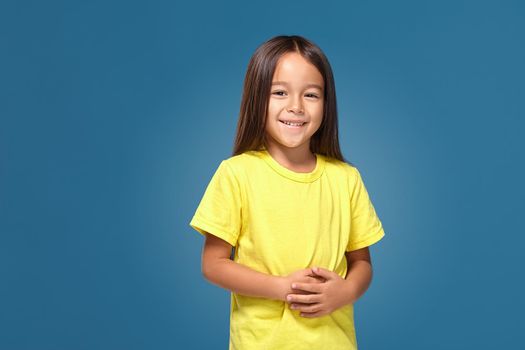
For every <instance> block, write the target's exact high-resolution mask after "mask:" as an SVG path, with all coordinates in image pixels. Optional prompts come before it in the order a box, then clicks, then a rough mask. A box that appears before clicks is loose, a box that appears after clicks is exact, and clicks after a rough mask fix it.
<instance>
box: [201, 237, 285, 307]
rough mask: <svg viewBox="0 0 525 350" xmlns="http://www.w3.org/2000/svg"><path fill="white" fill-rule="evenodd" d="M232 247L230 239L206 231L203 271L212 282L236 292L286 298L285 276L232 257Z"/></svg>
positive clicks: (269, 297) (271, 297)
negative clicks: (257, 268) (266, 272)
mask: <svg viewBox="0 0 525 350" xmlns="http://www.w3.org/2000/svg"><path fill="white" fill-rule="evenodd" d="M231 251H232V246H231V245H230V244H229V243H227V242H226V241H224V240H222V239H220V238H218V237H217V236H214V235H212V234H209V233H207V234H206V241H205V243H204V248H203V252H202V273H203V275H204V277H205V278H206V279H207V280H208V281H210V282H211V283H213V284H215V285H217V286H219V287H222V288H225V289H228V290H230V291H232V292H234V293H238V294H242V295H246V296H252V297H262V298H267V299H274V300H284V297H285V294H286V292H285V291H284V290H283V288H285V287H284V281H283V279H282V278H281V277H278V276H272V275H268V274H265V273H262V272H258V271H255V270H253V269H251V268H249V267H247V266H244V265H241V264H239V263H236V262H235V261H232V260H230V254H231Z"/></svg>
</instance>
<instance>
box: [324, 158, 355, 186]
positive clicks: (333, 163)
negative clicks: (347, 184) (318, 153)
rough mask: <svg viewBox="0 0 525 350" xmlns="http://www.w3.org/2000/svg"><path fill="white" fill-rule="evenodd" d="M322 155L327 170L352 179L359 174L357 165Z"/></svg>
mask: <svg viewBox="0 0 525 350" xmlns="http://www.w3.org/2000/svg"><path fill="white" fill-rule="evenodd" d="M322 157H323V159H324V161H325V170H326V171H327V172H328V173H329V174H331V175H332V174H333V175H338V176H341V177H344V178H345V179H347V180H352V179H355V178H356V177H357V176H358V174H359V171H358V170H357V167H355V166H354V165H352V164H350V163H347V162H345V161H342V160H339V159H336V158H331V157H328V156H325V155H323V156H322Z"/></svg>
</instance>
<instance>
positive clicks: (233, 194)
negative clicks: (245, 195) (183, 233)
mask: <svg viewBox="0 0 525 350" xmlns="http://www.w3.org/2000/svg"><path fill="white" fill-rule="evenodd" d="M241 223H242V220H241V193H240V186H239V183H238V181H237V178H236V177H235V176H234V174H233V172H232V169H231V168H230V166H229V165H228V164H227V163H226V162H225V161H224V160H223V161H222V162H221V163H220V165H219V167H218V168H217V170H216V171H215V174H213V176H212V178H211V180H210V182H209V183H208V186H207V187H206V190H205V192H204V195H203V197H202V199H201V201H200V203H199V206H198V207H197V210H196V211H195V214H194V216H193V218H192V219H191V221H190V224H189V225H190V226H191V227H193V228H194V229H195V230H197V232H199V233H200V234H202V235H206V232H207V233H211V234H213V235H215V236H217V237H219V238H221V239H223V240H225V241H226V242H228V243H229V244H231V245H232V246H234V247H235V246H236V243H237V238H238V237H239V233H240V231H241Z"/></svg>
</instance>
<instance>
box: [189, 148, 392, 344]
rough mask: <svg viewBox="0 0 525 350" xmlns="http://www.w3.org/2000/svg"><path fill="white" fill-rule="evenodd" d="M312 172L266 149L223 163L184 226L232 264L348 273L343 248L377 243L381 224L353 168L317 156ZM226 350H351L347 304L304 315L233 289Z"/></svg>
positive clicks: (283, 271)
mask: <svg viewBox="0 0 525 350" xmlns="http://www.w3.org/2000/svg"><path fill="white" fill-rule="evenodd" d="M316 158H317V161H316V167H315V169H314V170H313V171H312V172H309V173H299V172H295V171H292V170H290V169H288V168H286V167H284V166H282V165H281V164H279V163H278V162H277V161H276V160H275V159H273V157H272V156H271V155H270V154H269V153H268V151H267V150H266V149H263V150H259V151H247V152H244V153H243V154H240V155H236V156H233V157H230V158H228V159H226V160H223V161H222V162H221V163H220V165H219V167H218V168H217V170H216V172H215V174H214V175H213V177H212V178H211V181H210V182H209V184H208V186H207V188H206V191H205V193H204V195H203V197H202V199H201V201H200V204H199V206H198V208H197V210H196V212H195V215H194V216H193V218H192V220H191V222H190V226H191V227H193V228H194V229H195V230H197V231H198V232H199V233H201V234H203V235H204V234H205V232H209V233H211V234H213V235H215V236H217V237H219V238H222V239H223V240H225V241H226V242H228V243H230V244H231V245H232V246H234V247H235V248H236V249H235V256H234V261H236V262H237V263H239V264H242V265H245V266H248V267H250V268H252V269H254V270H257V271H260V272H264V273H267V274H271V275H274V276H286V275H288V274H290V273H292V272H294V271H296V270H299V269H304V268H308V267H313V266H319V267H324V268H325V269H328V270H331V271H334V272H336V273H337V274H339V275H340V276H341V277H343V278H344V277H345V276H346V271H347V261H346V257H345V251H352V250H356V249H359V248H363V247H367V246H369V245H371V244H374V243H376V242H377V241H379V240H380V239H381V238H383V236H384V231H383V227H382V224H381V221H380V220H379V218H378V216H377V215H376V212H375V210H374V207H373V205H372V203H371V201H370V199H369V195H368V193H367V190H366V188H365V185H364V183H363V180H362V179H361V175H360V173H359V171H358V170H357V168H355V167H353V166H351V165H350V164H348V163H346V162H342V161H339V160H337V159H333V158H330V157H327V156H324V155H321V154H316ZM230 311H231V313H230V346H229V348H230V350H231V349H237V350H257V349H268V350H274V349H278V350H281V349H293V350H300V349H330V350H337V349H357V340H356V335H355V329H354V317H353V316H354V315H353V312H354V309H353V305H352V304H349V305H346V306H344V307H342V308H340V309H338V310H336V311H334V312H332V313H331V314H330V315H325V316H322V317H316V318H306V317H302V316H301V315H300V311H298V310H292V309H290V307H289V304H288V303H286V302H284V301H278V300H270V299H265V298H255V297H249V296H244V295H240V294H236V293H233V292H232V293H231V307H230Z"/></svg>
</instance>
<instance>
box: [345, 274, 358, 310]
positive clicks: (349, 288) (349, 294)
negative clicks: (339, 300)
mask: <svg viewBox="0 0 525 350" xmlns="http://www.w3.org/2000/svg"><path fill="white" fill-rule="evenodd" d="M344 283H345V286H344V296H345V297H344V303H345V305H348V304H354V303H355V302H356V301H357V286H356V283H355V282H354V281H352V280H346V279H345V281H344Z"/></svg>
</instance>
